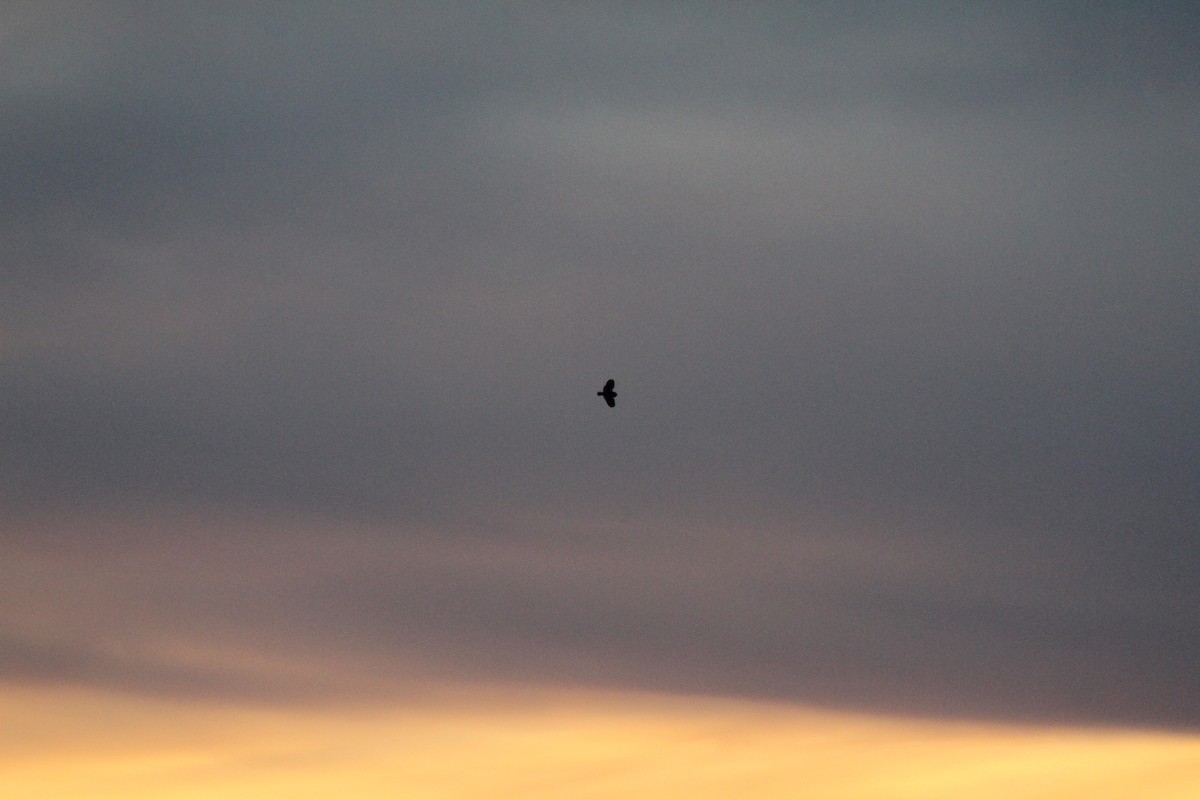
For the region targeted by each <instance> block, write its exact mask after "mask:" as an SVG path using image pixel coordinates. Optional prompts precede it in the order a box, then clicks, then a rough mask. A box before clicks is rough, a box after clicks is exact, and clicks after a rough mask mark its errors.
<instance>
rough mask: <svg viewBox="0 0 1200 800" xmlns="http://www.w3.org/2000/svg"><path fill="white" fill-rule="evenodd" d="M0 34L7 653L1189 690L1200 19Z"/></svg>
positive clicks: (1061, 693)
mask: <svg viewBox="0 0 1200 800" xmlns="http://www.w3.org/2000/svg"><path fill="white" fill-rule="evenodd" d="M122 12H123V13H122ZM3 17H4V18H3V24H2V27H3V29H4V34H3V36H4V45H5V46H4V48H3V49H4V51H5V56H4V61H3V63H0V102H2V103H3V106H4V107H5V108H10V109H13V110H14V111H15V113H11V114H8V115H6V116H5V119H4V120H3V121H2V122H0V149H3V151H4V152H5V153H6V156H5V158H4V159H3V163H2V164H0V184H2V185H4V186H5V187H6V195H7V196H6V203H5V211H4V213H3V217H2V219H0V230H2V231H3V234H4V238H5V241H6V242H8V243H9V246H8V247H6V255H5V256H4V257H3V258H4V260H3V266H2V269H0V380H2V381H3V384H4V391H3V398H2V400H0V402H2V403H3V406H2V407H0V437H2V439H3V441H4V442H5V446H4V448H3V451H2V452H0V479H2V480H0V485H2V486H3V488H2V489H0V497H2V498H3V506H4V508H6V509H8V510H7V511H6V512H5V513H4V515H3V519H2V520H0V523H2V525H3V533H2V536H3V538H0V546H2V547H3V549H4V553H5V558H4V559H3V561H4V563H5V565H6V567H5V570H6V572H7V573H8V574H7V575H6V579H5V582H4V586H5V588H4V592H5V594H6V601H7V602H5V603H4V605H3V607H4V609H5V611H4V612H3V615H2V616H0V635H2V636H3V637H4V638H5V641H6V647H5V648H4V652H5V654H6V655H5V657H4V661H3V666H2V668H3V670H4V674H5V675H7V676H9V678H10V679H13V680H18V679H19V680H57V681H68V682H84V683H102V684H105V685H120V686H123V687H127V688H130V689H133V690H145V691H151V692H162V691H166V692H174V691H179V692H184V693H186V692H193V691H206V692H207V691H212V692H218V693H219V692H226V691H227V692H229V693H232V694H234V695H238V696H242V695H253V696H261V697H267V696H275V695H278V696H281V697H283V696H287V697H294V696H323V695H324V694H328V693H330V692H332V693H334V694H337V692H338V691H340V692H342V693H345V692H348V691H349V692H351V693H367V694H369V693H371V692H377V691H390V690H391V689H389V686H391V683H390V682H392V681H394V683H395V685H396V686H397V687H399V686H402V685H406V683H408V682H412V681H417V682H419V681H420V680H421V678H422V676H425V675H429V674H434V673H438V672H439V671H446V670H449V671H453V672H458V673H461V674H463V675H464V676H468V677H471V678H472V679H479V678H482V679H489V678H491V679H496V680H515V681H531V682H540V681H546V682H551V683H554V682H558V683H577V682H585V683H586V682H593V683H601V684H605V685H612V686H617V687H626V686H632V685H637V686H652V687H654V688H657V689H665V690H682V691H703V692H715V693H722V694H755V695H771V696H781V697H786V698H791V699H798V700H803V701H807V702H818V703H827V704H833V705H841V704H851V705H856V706H867V707H888V708H895V709H905V710H918V711H925V712H929V713H952V714H986V715H996V716H1025V717H1039V716H1042V717H1046V718H1062V717H1068V718H1073V719H1109V720H1117V721H1125V722H1136V723H1153V724H1171V725H1183V726H1193V727H1194V726H1195V724H1196V723H1197V720H1198V719H1200V697H1198V696H1197V694H1196V691H1195V688H1194V675H1193V673H1194V664H1195V662H1196V656H1197V654H1200V639H1198V638H1197V633H1196V631H1197V630H1200V627H1198V626H1197V625H1196V624H1195V623H1196V618H1195V611H1194V609H1195V608H1196V607H1197V606H1198V601H1200V583H1198V582H1197V580H1196V578H1195V576H1194V570H1192V569H1191V568H1190V567H1191V565H1193V564H1195V563H1197V559H1198V558H1200V544H1198V543H1197V539H1196V536H1195V531H1196V530H1197V529H1198V528H1200V524H1198V523H1200V501H1198V500H1197V497H1198V495H1197V493H1196V486H1197V484H1198V481H1200V427H1198V426H1197V422H1196V419H1197V418H1196V414H1195V397H1196V389H1197V384H1196V377H1195V376H1196V375H1200V334H1198V333H1197V328H1196V326H1195V320H1194V314H1195V311H1194V309H1195V308H1196V307H1197V306H1198V304H1200V277H1198V276H1200V271H1197V269H1196V267H1197V253H1198V252H1200V249H1198V247H1197V245H1198V244H1200V243H1198V242H1197V238H1196V233H1195V222H1194V210H1195V209H1194V205H1195V204H1194V198H1195V190H1196V187H1197V185H1198V183H1200V174H1198V167H1197V165H1198V164H1200V161H1198V159H1197V145H1196V142H1197V141H1200V130H1198V127H1200V126H1198V124H1197V119H1200V116H1198V115H1197V113H1196V112H1197V107H1196V106H1197V100H1196V98H1197V97H1200V92H1197V89H1198V88H1200V86H1198V84H1200V41H1198V40H1197V38H1196V34H1195V33H1194V31H1196V30H1200V24H1196V23H1197V22H1200V20H1196V19H1194V17H1195V12H1193V11H1191V10H1190V9H1189V8H1184V7H1182V6H1181V7H1180V8H1179V9H1176V10H1171V9H1168V8H1165V7H1163V8H1160V9H1159V10H1156V11H1154V12H1149V11H1145V12H1143V11H1137V10H1132V9H1131V10H1119V11H1116V10H1114V11H1097V10H1095V9H1092V8H1091V7H1090V6H1082V5H1081V6H1079V7H1056V9H1055V10H1051V9H1048V8H1046V7H1044V6H1041V5H1039V4H1024V5H1021V6H1019V7H1009V6H1006V7H1004V8H999V7H994V8H989V7H978V8H972V9H969V10H959V11H955V12H953V13H950V14H946V13H945V12H944V10H941V11H939V13H937V14H933V13H924V12H922V11H919V10H909V11H906V12H894V13H880V12H876V13H874V14H871V15H867V14H856V13H851V12H849V11H844V10H833V9H831V8H821V7H818V6H813V7H807V8H806V9H803V10H793V11H774V12H770V13H768V12H761V11H760V12H756V13H750V12H740V13H739V12H733V11H729V10H722V9H716V8H691V9H688V10H686V11H683V10H678V11H672V10H668V9H641V10H638V9H597V8H587V9H538V10H536V12H534V11H527V10H524V9H521V8H505V7H502V6H501V7H490V8H485V9H480V8H477V7H476V6H474V5H473V4H466V5H462V6H446V5H444V4H439V5H438V6H437V7H436V8H435V7H433V6H430V7H428V8H423V9H417V10H413V11H403V12H402V11H397V10H395V9H392V8H389V7H384V6H379V7H374V6H360V7H356V9H355V10H352V11H350V12H334V11H318V10H313V9H291V10H289V11H288V13H287V14H279V13H271V12H269V11H268V10H267V9H262V8H252V9H238V10H227V11H226V12H225V13H216V12H212V11H195V12H181V11H178V10H168V11H163V10H159V9H147V8H144V7H142V6H139V5H137V4H129V5H127V6H125V5H116V6H113V7H112V8H109V9H106V10H105V12H104V13H103V14H101V13H99V12H98V11H97V10H96V9H95V8H94V7H91V6H87V5H82V6H45V5H43V4H36V5H35V4H29V5H13V6H12V7H10V8H8V9H6V10H5V11H4V12H3ZM608 377H615V378H616V379H617V381H618V384H617V389H618V391H619V392H620V393H621V398H620V402H619V403H618V406H617V408H616V409H614V410H613V411H609V410H608V409H607V408H605V407H604V406H603V404H602V403H600V401H599V400H598V399H597V398H596V397H595V396H594V393H595V391H596V389H598V388H599V386H600V384H602V383H603V381H604V380H605V379H606V378H608ZM334 654H336V655H334ZM290 659H295V660H296V663H298V664H304V665H307V666H305V667H304V669H303V670H301V672H302V673H303V674H302V675H299V676H297V675H292V674H291V673H289V672H288V671H287V670H280V668H279V667H278V664H279V663H280V662H281V661H289V660H290ZM255 665H258V666H255ZM331 675H332V676H335V677H334V678H332V679H331V678H330V676H331ZM332 684H340V685H341V686H342V689H340V690H337V691H335V690H334V689H333V688H331V685H332ZM347 686H350V687H352V689H347V688H346V687H347ZM397 690H399V689H397Z"/></svg>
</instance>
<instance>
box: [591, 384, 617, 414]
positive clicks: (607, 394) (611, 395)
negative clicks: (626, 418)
mask: <svg viewBox="0 0 1200 800" xmlns="http://www.w3.org/2000/svg"><path fill="white" fill-rule="evenodd" d="M615 383H616V381H614V380H613V379H612V378H609V379H608V383H606V384H604V389H603V390H602V391H599V392H596V394H597V395H598V396H599V397H603V398H604V402H606V403H608V407H609V408H614V407H616V405H617V393H616V392H614V391H613V385H614V384H615Z"/></svg>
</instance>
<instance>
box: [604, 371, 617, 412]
mask: <svg viewBox="0 0 1200 800" xmlns="http://www.w3.org/2000/svg"><path fill="white" fill-rule="evenodd" d="M614 385H616V381H614V380H613V379H612V378H609V379H608V383H606V384H604V393H605V394H609V393H610V392H612V390H613V386H614ZM609 405H610V406H611V405H612V402H611V401H610V402H609Z"/></svg>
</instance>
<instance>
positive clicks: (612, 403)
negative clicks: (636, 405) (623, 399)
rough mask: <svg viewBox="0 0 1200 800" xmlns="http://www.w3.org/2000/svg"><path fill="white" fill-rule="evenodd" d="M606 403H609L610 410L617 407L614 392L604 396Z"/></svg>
mask: <svg viewBox="0 0 1200 800" xmlns="http://www.w3.org/2000/svg"><path fill="white" fill-rule="evenodd" d="M604 402H606V403H608V407H609V408H616V407H617V398H616V395H614V394H613V393H612V392H609V393H608V394H606V395H604Z"/></svg>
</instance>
